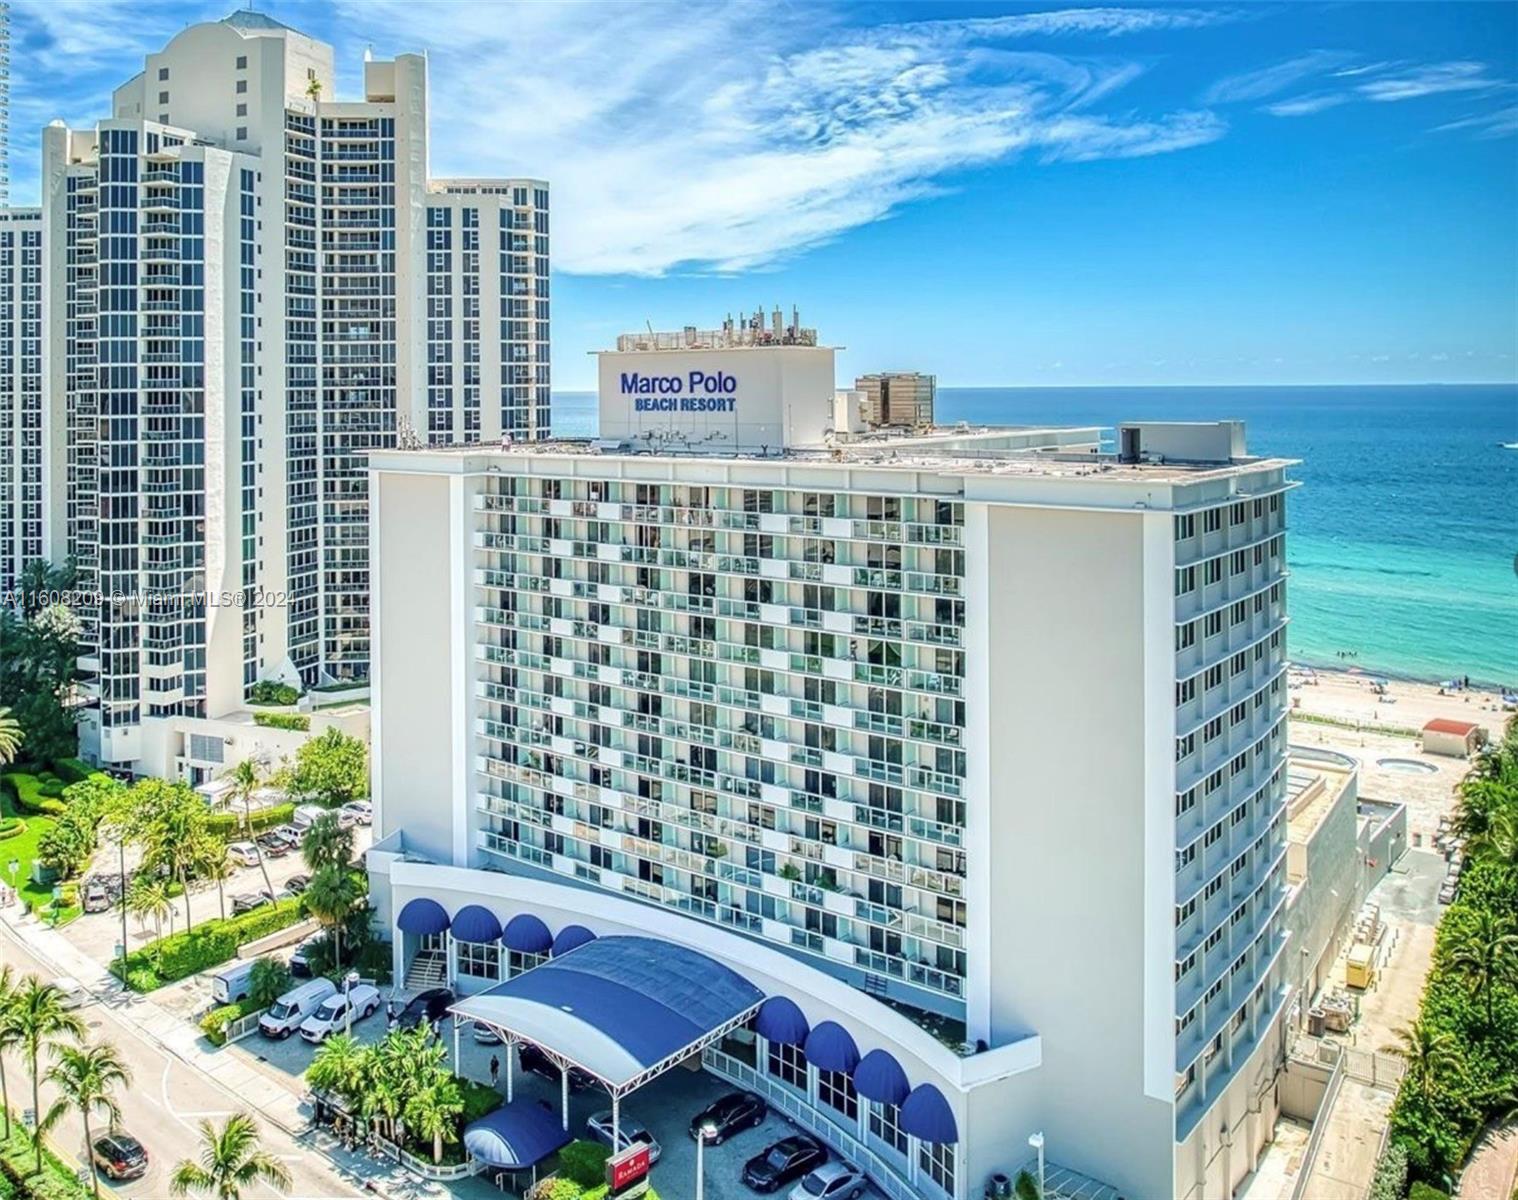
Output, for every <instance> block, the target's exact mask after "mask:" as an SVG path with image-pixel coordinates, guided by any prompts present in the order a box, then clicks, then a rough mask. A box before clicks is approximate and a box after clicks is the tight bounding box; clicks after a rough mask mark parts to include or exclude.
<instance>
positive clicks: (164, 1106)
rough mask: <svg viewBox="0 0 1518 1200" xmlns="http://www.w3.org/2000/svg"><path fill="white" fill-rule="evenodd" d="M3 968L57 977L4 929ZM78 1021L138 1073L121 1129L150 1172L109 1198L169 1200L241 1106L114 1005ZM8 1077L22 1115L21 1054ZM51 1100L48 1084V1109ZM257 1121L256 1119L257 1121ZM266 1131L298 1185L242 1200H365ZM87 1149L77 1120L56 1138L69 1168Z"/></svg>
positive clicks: (24, 1077)
mask: <svg viewBox="0 0 1518 1200" xmlns="http://www.w3.org/2000/svg"><path fill="white" fill-rule="evenodd" d="M0 962H6V963H9V964H10V965H11V966H12V968H13V969H14V970H15V971H16V972H17V973H18V974H20V975H25V974H28V973H32V972H35V973H36V974H38V975H40V976H41V977H42V978H44V979H48V978H51V977H52V976H53V975H55V974H56V972H55V971H54V970H53V969H52V968H51V967H49V966H48V965H47V964H46V963H45V962H43V961H42V960H41V959H39V958H38V957H36V956H35V955H34V954H33V953H32V952H31V950H30V949H29V948H28V947H26V946H25V945H23V944H22V943H21V942H19V941H18V940H17V939H16V937H15V935H14V934H13V933H11V931H10V930H9V929H8V928H5V927H4V926H0ZM79 1015H80V1017H81V1018H82V1019H83V1020H84V1022H85V1025H86V1027H87V1032H88V1037H89V1038H90V1040H92V1041H109V1042H111V1043H113V1044H114V1045H115V1046H116V1048H117V1050H118V1051H120V1053H121V1056H122V1058H123V1059H124V1060H125V1062H126V1064H127V1066H128V1067H129V1068H130V1069H131V1072H132V1086H131V1088H130V1089H129V1090H128V1091H127V1092H126V1093H125V1094H124V1095H122V1096H121V1098H120V1101H119V1102H120V1104H121V1109H122V1114H123V1122H122V1123H123V1126H124V1128H126V1129H127V1130H128V1131H129V1132H131V1133H132V1134H133V1135H134V1136H135V1137H137V1138H138V1139H140V1140H141V1141H142V1143H143V1144H144V1145H145V1146H146V1147H147V1150H148V1155H149V1158H150V1161H151V1167H150V1169H149V1171H148V1173H147V1174H146V1175H145V1176H144V1177H143V1178H142V1179H139V1180H136V1181H135V1182H132V1183H126V1184H119V1185H110V1186H109V1192H110V1194H113V1195H119V1196H132V1197H144V1198H147V1197H153V1198H155V1200H156V1198H158V1197H163V1196H167V1195H168V1194H169V1187H168V1180H169V1175H170V1173H171V1172H172V1170H173V1167H174V1164H175V1163H176V1162H178V1161H179V1160H180V1159H182V1158H190V1157H198V1155H199V1128H198V1125H199V1122H200V1121H201V1120H204V1119H210V1120H212V1121H216V1122H220V1121H223V1120H225V1119H226V1118H227V1117H228V1116H230V1115H231V1114H232V1113H234V1112H236V1111H238V1110H239V1108H240V1107H241V1106H240V1105H239V1104H238V1102H237V1099H236V1097H234V1096H232V1095H230V1094H229V1093H227V1092H226V1091H224V1090H223V1089H222V1088H221V1087H219V1086H218V1085H217V1084H215V1083H213V1082H212V1081H211V1080H209V1079H207V1078H206V1077H205V1076H204V1075H202V1074H200V1073H199V1072H198V1071H195V1070H194V1069H192V1068H191V1067H188V1066H186V1065H185V1064H184V1063H183V1062H181V1061H180V1060H179V1059H177V1058H175V1057H174V1056H173V1055H172V1054H170V1053H168V1052H167V1051H165V1050H164V1049H162V1048H161V1047H159V1046H158V1045H156V1044H155V1043H153V1042H151V1041H149V1040H148V1039H146V1038H144V1037H143V1036H142V1035H141V1034H139V1033H138V1032H137V1031H136V1030H135V1029H133V1028H132V1027H131V1026H129V1025H127V1024H126V1023H124V1022H123V1021H121V1020H120V1019H119V1018H117V1017H116V1016H115V1014H113V1013H112V1011H111V1009H110V1007H109V1001H108V1000H93V1001H91V1002H90V1003H89V1004H87V1005H85V1006H84V1007H83V1008H81V1009H80V1010H79ZM6 1078H7V1082H8V1083H9V1085H10V1092H11V1101H12V1103H13V1104H14V1106H15V1108H16V1109H17V1111H18V1112H19V1110H21V1109H23V1108H29V1107H30V1106H31V1078H30V1075H29V1074H28V1071H27V1066H26V1063H25V1061H24V1060H23V1058H22V1056H21V1055H19V1054H12V1055H8V1056H7V1058H6ZM51 1100H52V1097H51V1096H50V1094H49V1089H48V1088H47V1086H46V1085H45V1084H44V1086H43V1096H42V1105H43V1109H44V1110H46V1108H47V1106H48V1105H49V1104H50V1103H51ZM257 1115H258V1114H256V1113H255V1114H254V1116H255V1118H256V1117H257ZM259 1126H260V1129H261V1131H262V1144H263V1147H264V1149H265V1150H267V1151H269V1152H270V1153H271V1154H273V1155H275V1156H276V1157H277V1158H279V1159H280V1161H281V1162H283V1163H284V1165H285V1168H286V1169H287V1170H288V1171H289V1172H290V1175H291V1179H292V1183H291V1188H290V1191H289V1192H288V1193H281V1192H278V1191H276V1190H275V1189H273V1188H271V1187H269V1186H268V1185H267V1184H259V1185H257V1186H256V1187H254V1188H251V1189H248V1190H246V1191H245V1192H244V1193H243V1194H244V1196H245V1197H246V1198H247V1200H265V1198H267V1197H271V1196H280V1195H285V1194H288V1195H290V1196H295V1197H328V1196H333V1197H336V1196H344V1197H346V1196H359V1195H361V1194H362V1193H361V1191H360V1190H359V1188H358V1187H355V1186H354V1184H353V1182H352V1177H351V1176H348V1175H346V1174H345V1173H344V1172H342V1171H340V1170H339V1169H337V1168H336V1167H334V1166H333V1165H332V1163H330V1162H329V1161H328V1159H327V1158H325V1157H324V1156H322V1155H320V1154H318V1153H316V1152H315V1151H314V1150H313V1149H311V1148H310V1147H309V1146H307V1145H305V1144H304V1143H303V1141H298V1140H296V1139H294V1138H291V1137H290V1136H289V1135H288V1134H286V1133H285V1132H284V1131H283V1130H281V1129H280V1128H278V1127H277V1126H275V1125H273V1124H271V1123H270V1122H268V1121H265V1120H260V1121H259ZM91 1128H92V1129H94V1128H98V1125H97V1124H96V1123H95V1122H91ZM83 1142H84V1131H83V1124H82V1122H81V1121H80V1118H79V1116H78V1114H70V1116H69V1117H68V1118H67V1119H66V1120H65V1121H64V1122H63V1123H62V1124H61V1125H60V1126H59V1127H58V1128H57V1129H56V1130H55V1131H54V1133H53V1135H52V1138H51V1143H52V1145H53V1147H54V1149H55V1150H56V1151H57V1152H58V1153H59V1157H61V1158H63V1159H65V1160H66V1161H67V1160H70V1159H73V1160H76V1161H82V1159H81V1151H82V1146H83ZM103 1186H104V1185H103ZM102 1194H105V1192H104V1191H103V1192H102Z"/></svg>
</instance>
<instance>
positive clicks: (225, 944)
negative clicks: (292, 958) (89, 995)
mask: <svg viewBox="0 0 1518 1200" xmlns="http://www.w3.org/2000/svg"><path fill="white" fill-rule="evenodd" d="M300 919H301V912H300V904H299V902H298V901H296V900H281V901H279V902H278V903H277V904H272V905H269V904H266V905H263V906H261V907H259V908H256V909H254V910H253V911H252V912H250V913H243V914H242V915H241V916H237V917H228V918H227V919H226V920H225V921H223V920H220V919H219V918H213V919H212V920H209V921H202V922H201V923H200V924H199V925H197V926H195V928H194V929H192V930H190V932H189V933H176V934H172V935H170V936H169V937H166V938H160V939H159V940H158V941H154V942H149V943H148V944H147V945H146V946H144V947H142V948H141V949H140V950H134V951H133V952H132V953H131V954H129V955H128V956H127V962H126V977H127V986H128V987H129V988H131V989H132V990H133V991H136V992H142V991H152V990H154V988H157V987H162V986H163V985H164V984H166V983H173V982H174V981H175V980H179V979H184V978H186V977H187V976H190V975H198V974H199V973H200V972H201V971H205V970H209V969H210V968H211V967H217V966H220V965H221V964H222V963H224V962H226V961H227V960H228V959H229V958H232V957H234V956H235V955H236V954H237V947H238V946H240V945H242V944H243V943H244V942H251V941H253V940H254V939H255V938H261V937H263V936H264V935H266V934H270V933H275V932H277V931H278V930H281V929H286V928H288V927H289V926H291V925H293V924H295V922H297V921H299V920H300ZM111 969H112V970H113V971H114V972H116V973H118V974H119V973H120V965H119V960H118V962H117V965H116V966H113V967H112V968H111ZM142 971H146V972H147V973H148V975H150V976H151V982H152V986H151V987H143V986H139V982H141V983H148V982H150V980H149V979H148V978H146V977H143V978H141V979H140V981H139V976H138V972H142Z"/></svg>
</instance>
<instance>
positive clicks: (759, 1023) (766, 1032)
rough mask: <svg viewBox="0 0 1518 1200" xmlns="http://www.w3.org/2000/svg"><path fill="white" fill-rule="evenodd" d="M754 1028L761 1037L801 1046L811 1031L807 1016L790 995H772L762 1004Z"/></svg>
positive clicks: (785, 1044)
mask: <svg viewBox="0 0 1518 1200" xmlns="http://www.w3.org/2000/svg"><path fill="white" fill-rule="evenodd" d="M754 1028H755V1029H756V1030H757V1031H758V1033H759V1035H760V1036H761V1037H764V1038H768V1039H769V1040H770V1041H772V1042H774V1043H776V1044H777V1045H780V1046H799V1045H801V1044H802V1043H803V1042H805V1041H806V1035H807V1034H808V1033H809V1032H811V1027H810V1026H809V1025H808V1024H807V1023H806V1017H805V1016H804V1015H803V1014H802V1011H801V1010H800V1009H799V1008H797V1007H796V1002H795V1001H794V1000H792V999H791V998H790V997H789V996H771V997H770V998H769V999H768V1000H766V1001H765V1002H764V1003H763V1004H761V1005H760V1006H759V1012H758V1014H757V1015H756V1017H755V1018H754Z"/></svg>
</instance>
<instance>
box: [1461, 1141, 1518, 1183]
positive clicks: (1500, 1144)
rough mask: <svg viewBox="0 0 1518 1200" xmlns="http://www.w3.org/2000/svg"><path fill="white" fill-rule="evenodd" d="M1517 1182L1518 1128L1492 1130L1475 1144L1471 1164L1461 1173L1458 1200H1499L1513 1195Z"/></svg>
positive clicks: (1466, 1165)
mask: <svg viewBox="0 0 1518 1200" xmlns="http://www.w3.org/2000/svg"><path fill="white" fill-rule="evenodd" d="M1515 1181H1518V1124H1510V1125H1507V1126H1505V1127H1504V1128H1502V1129H1490V1130H1488V1131H1487V1132H1486V1133H1485V1134H1484V1135H1483V1136H1482V1138H1481V1140H1480V1141H1478V1142H1477V1143H1476V1148H1475V1149H1474V1150H1473V1151H1472V1152H1471V1157H1470V1161H1469V1162H1467V1163H1466V1164H1465V1170H1463V1171H1461V1172H1460V1186H1459V1187H1458V1188H1457V1189H1456V1191H1455V1195H1456V1196H1457V1197H1458V1198H1459V1200H1488V1197H1498V1200H1502V1198H1504V1197H1507V1196H1511V1195H1512V1194H1513V1184H1514V1182H1515Z"/></svg>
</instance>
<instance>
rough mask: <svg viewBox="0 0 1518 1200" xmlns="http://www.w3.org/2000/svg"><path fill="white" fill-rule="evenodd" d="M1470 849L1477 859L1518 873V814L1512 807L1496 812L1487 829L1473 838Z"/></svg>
mask: <svg viewBox="0 0 1518 1200" xmlns="http://www.w3.org/2000/svg"><path fill="white" fill-rule="evenodd" d="M1508 803H1509V805H1511V804H1512V801H1511V800H1509V802H1508ZM1470 849H1471V853H1472V854H1473V855H1474V856H1475V857H1477V858H1481V859H1485V860H1487V861H1489V862H1494V863H1497V864H1498V865H1499V866H1501V867H1502V868H1503V869H1504V870H1506V871H1508V872H1512V873H1518V812H1515V811H1514V809H1513V808H1511V807H1508V808H1504V809H1502V810H1501V811H1499V812H1494V813H1493V814H1492V816H1491V821H1490V824H1488V826H1487V827H1486V829H1485V830H1483V831H1482V832H1481V833H1478V834H1477V835H1476V836H1475V837H1473V838H1471V843H1470Z"/></svg>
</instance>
